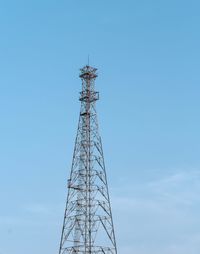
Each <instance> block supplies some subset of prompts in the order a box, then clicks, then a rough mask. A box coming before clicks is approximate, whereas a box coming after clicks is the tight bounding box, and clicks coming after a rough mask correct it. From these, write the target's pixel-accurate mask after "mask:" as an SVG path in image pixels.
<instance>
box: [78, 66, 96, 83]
mask: <svg viewBox="0 0 200 254" xmlns="http://www.w3.org/2000/svg"><path fill="white" fill-rule="evenodd" d="M80 71H81V73H80V75H79V77H80V78H81V79H89V80H91V79H95V78H96V77H97V76H98V75H97V68H94V67H92V66H89V65H85V66H84V67H83V68H81V69H80Z"/></svg>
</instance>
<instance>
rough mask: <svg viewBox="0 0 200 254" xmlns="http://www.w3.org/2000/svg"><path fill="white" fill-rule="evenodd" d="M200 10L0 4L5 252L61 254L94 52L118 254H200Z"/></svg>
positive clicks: (127, 0) (199, 6) (153, 4)
mask: <svg viewBox="0 0 200 254" xmlns="http://www.w3.org/2000/svg"><path fill="white" fill-rule="evenodd" d="M199 13H200V2H199V0H196V1H195V0H190V1H189V0H188V1H186V0H168V1H161V0H151V1H149V0H140V1H139V0H124V1H119V0H115V1H113V0H101V1H99V0H93V1H92V0H75V1H74V0H73V1H72V0H70V1H67V0H59V1H56V0H48V1H47V0H28V1H27V0H1V1H0V38H1V39H0V105H1V106H0V118H1V120H0V169H1V177H0V200H1V204H0V254H26V253H28V254H44V253H46V254H47V253H48V254H55V253H58V246H59V239H60V233H61V226H62V220H63V213H64V205H65V199H66V193H67V189H66V181H67V177H68V175H69V170H70V165H71V159H72V151H73V146H74V139H75V134H76V129H77V121H78V114H79V106H80V105H79V101H78V93H79V91H80V88H81V82H80V80H79V78H78V74H79V68H80V67H82V66H83V65H84V64H86V63H87V57H88V54H89V55H90V63H91V65H94V66H95V67H97V68H98V69H99V78H98V79H97V82H96V86H97V90H99V92H100V99H101V100H100V101H99V102H98V105H97V109H98V113H99V122H100V130H101V136H102V139H103V145H104V153H105V160H106V165H107V173H108V178H109V184H110V195H111V200H112V207H113V216H114V222H115V231H116V236H117V243H118V249H119V253H121V254H122V253H123V254H134V253H137V254H160V253H162V254H188V253H192V254H199V253H200V217H199V214H200V156H199V155H200V134H199V130H200V118H199V116H200V99H199V97H200V46H199V45H200V29H199V27H200V14H199Z"/></svg>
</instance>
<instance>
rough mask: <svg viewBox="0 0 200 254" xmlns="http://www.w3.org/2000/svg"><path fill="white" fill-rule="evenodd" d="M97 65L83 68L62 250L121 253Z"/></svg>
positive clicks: (67, 253) (65, 252) (82, 253)
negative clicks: (99, 118)
mask: <svg viewBox="0 0 200 254" xmlns="http://www.w3.org/2000/svg"><path fill="white" fill-rule="evenodd" d="M96 72H97V69H95V68H93V67H91V66H88V65H87V66H85V67H83V68H82V69H81V73H80V78H81V80H82V91H81V93H80V98H79V100H80V101H81V110H80V117H79V124H78V132H77V136H76V141H75V148H74V154H73V160H72V167H71V173H70V178H69V180H68V195H67V203H66V209H65V215H64V223H63V228H62V235H61V242H60V249H59V254H75V253H77V254H117V248H116V241H115V234H114V227H113V220H112V213H111V205H110V198H109V193H108V184H107V177H106V171H105V164H104V156H103V150H102V142H101V138H100V135H99V131H98V122H97V113H96V108H95V104H96V101H97V100H98V99H99V93H98V92H96V91H95V79H96V78H97V73H96Z"/></svg>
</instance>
